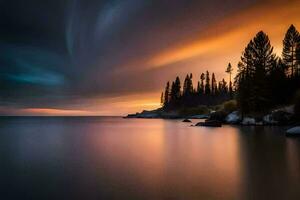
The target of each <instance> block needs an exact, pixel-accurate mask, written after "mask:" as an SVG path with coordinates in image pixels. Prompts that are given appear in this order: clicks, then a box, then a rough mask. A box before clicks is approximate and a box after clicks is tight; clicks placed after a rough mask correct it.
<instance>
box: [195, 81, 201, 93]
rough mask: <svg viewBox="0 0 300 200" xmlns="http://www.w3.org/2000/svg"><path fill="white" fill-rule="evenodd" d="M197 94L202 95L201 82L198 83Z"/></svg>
mask: <svg viewBox="0 0 300 200" xmlns="http://www.w3.org/2000/svg"><path fill="white" fill-rule="evenodd" d="M196 92H197V94H201V86H200V81H198V83H197V90H196Z"/></svg>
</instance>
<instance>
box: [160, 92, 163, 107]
mask: <svg viewBox="0 0 300 200" xmlns="http://www.w3.org/2000/svg"><path fill="white" fill-rule="evenodd" d="M160 105H162V106H163V105H164V92H162V93H161V95H160Z"/></svg>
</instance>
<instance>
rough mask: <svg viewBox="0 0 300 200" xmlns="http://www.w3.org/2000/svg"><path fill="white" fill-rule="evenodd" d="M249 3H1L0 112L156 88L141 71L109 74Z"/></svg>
mask: <svg viewBox="0 0 300 200" xmlns="http://www.w3.org/2000/svg"><path fill="white" fill-rule="evenodd" d="M253 2H255V1H253V0H242V1H239V4H238V5H237V3H236V1H235V0H228V1H226V3H224V1H220V0H173V1H169V0H155V1H150V0H43V1H41V0H26V1H25V0H11V1H0V105H4V104H5V105H7V104H13V105H17V106H24V107H26V106H32V105H33V103H35V105H40V106H43V105H44V106H49V105H55V104H57V103H60V104H64V103H66V104H70V101H71V100H73V99H78V98H79V99H80V98H85V97H90V96H95V95H97V96H98V95H100V96H101V95H113V94H116V93H121V92H122V93H126V92H136V91H142V90H145V89H149V90H151V89H157V88H154V87H158V85H160V84H161V83H155V84H153V79H154V78H155V76H157V74H158V72H153V73H151V72H148V73H147V74H146V73H145V71H143V66H140V68H139V66H132V67H136V68H137V70H128V71H126V70H125V71H124V72H122V73H117V74H116V73H114V72H115V71H118V70H120V68H121V67H122V66H124V65H125V64H127V63H128V62H129V61H132V60H135V59H137V58H140V57H147V56H149V55H150V54H151V53H153V52H155V51H157V50H160V49H162V48H164V47H167V46H168V45H170V44H172V43H174V42H176V41H178V40H180V39H182V38H183V37H186V36H188V35H189V34H191V33H193V32H194V31H195V30H197V31H201V30H205V28H206V26H207V25H209V24H210V23H213V22H216V21H218V20H220V19H222V18H223V17H224V16H226V15H228V14H229V13H231V12H234V11H236V10H237V9H240V8H243V7H245V6H248V5H250V4H251V3H253ZM216 9H217V10H216ZM141 77H142V78H141ZM137 80H138V81H140V82H139V84H136V81H137Z"/></svg>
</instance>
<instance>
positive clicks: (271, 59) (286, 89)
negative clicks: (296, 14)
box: [161, 25, 300, 115]
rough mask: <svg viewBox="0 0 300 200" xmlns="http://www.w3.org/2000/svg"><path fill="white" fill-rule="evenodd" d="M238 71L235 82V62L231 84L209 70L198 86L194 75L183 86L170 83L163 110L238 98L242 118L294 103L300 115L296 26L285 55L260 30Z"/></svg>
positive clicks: (299, 37)
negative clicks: (275, 49)
mask: <svg viewBox="0 0 300 200" xmlns="http://www.w3.org/2000/svg"><path fill="white" fill-rule="evenodd" d="M236 69H237V73H236V76H235V77H234V80H231V79H232V72H233V67H232V65H231V63H229V64H228V66H227V68H226V69H225V72H226V73H228V75H229V81H228V82H229V83H227V82H226V81H225V79H222V80H221V81H219V82H217V80H216V77H215V74H214V73H212V74H211V76H210V72H209V71H206V73H202V74H201V75H200V77H199V81H198V82H197V85H196V87H194V85H193V80H192V79H193V74H187V75H186V77H185V80H184V82H183V87H182V86H181V81H180V79H179V77H176V79H175V80H174V81H173V82H171V83H170V82H167V84H166V87H165V90H164V91H163V92H162V94H161V104H162V109H163V110H164V111H172V110H178V109H182V108H191V107H197V106H203V105H205V106H211V105H217V104H221V103H222V102H225V101H228V100H231V99H234V100H236V102H237V108H238V110H239V112H240V113H241V114H242V115H244V114H259V113H266V112H268V111H270V110H271V109H274V108H277V107H279V106H285V105H290V104H294V103H295V111H296V112H297V111H298V115H299V113H300V112H299V110H300V103H299V101H300V98H299V93H298V95H297V92H298V91H299V89H300V34H299V32H298V31H297V29H296V28H295V26H294V25H291V26H290V27H289V29H288V30H287V32H286V34H285V36H284V39H283V50H282V55H281V56H278V55H276V54H275V53H274V51H273V46H272V45H271V42H270V40H269V37H268V35H267V34H266V33H264V32H263V31H260V32H258V33H257V34H256V35H255V37H254V38H253V39H251V40H250V42H249V43H248V44H247V46H246V47H245V49H244V51H243V53H242V56H241V59H240V61H239V62H238V64H237V66H236ZM297 96H298V97H297Z"/></svg>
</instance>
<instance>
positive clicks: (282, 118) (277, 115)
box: [272, 110, 292, 124]
mask: <svg viewBox="0 0 300 200" xmlns="http://www.w3.org/2000/svg"><path fill="white" fill-rule="evenodd" d="M291 118H292V114H291V113H289V112H286V111H282V110H277V111H273V112H272V120H274V121H276V122H278V124H288V123H289V122H290V121H291Z"/></svg>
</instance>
